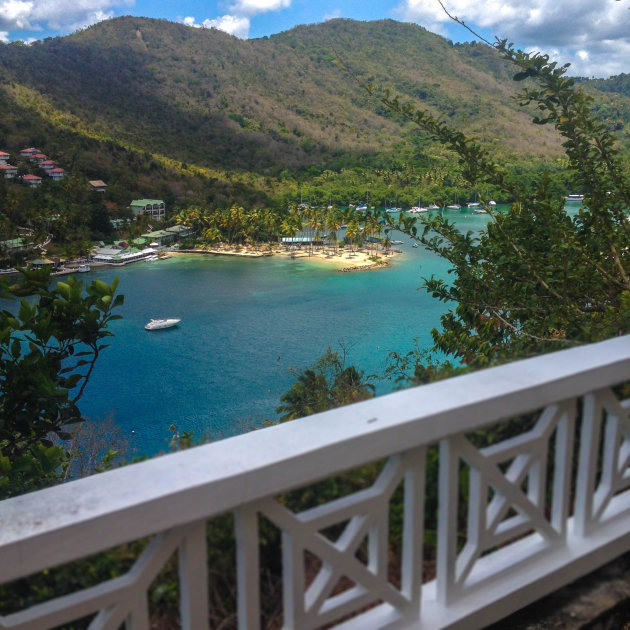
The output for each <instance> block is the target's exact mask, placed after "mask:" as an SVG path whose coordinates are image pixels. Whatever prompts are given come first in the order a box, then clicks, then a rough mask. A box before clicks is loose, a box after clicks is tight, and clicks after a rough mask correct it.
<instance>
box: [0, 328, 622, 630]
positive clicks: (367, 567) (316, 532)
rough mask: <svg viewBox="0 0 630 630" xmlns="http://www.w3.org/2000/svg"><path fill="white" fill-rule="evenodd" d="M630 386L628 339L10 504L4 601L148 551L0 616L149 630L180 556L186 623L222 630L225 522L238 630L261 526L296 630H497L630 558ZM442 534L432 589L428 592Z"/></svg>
mask: <svg viewBox="0 0 630 630" xmlns="http://www.w3.org/2000/svg"><path fill="white" fill-rule="evenodd" d="M627 382H630V337H620V338H617V339H613V340H609V341H605V342H601V343H598V344H592V345H590V346H582V347H578V348H574V349H571V350H564V351H562V352H557V353H554V354H550V355H546V356H542V357H537V358H533V359H528V360H525V361H519V362H515V363H512V364H509V365H505V366H501V367H497V368H491V369H487V370H484V371H480V372H476V373H474V374H469V375H466V376H461V377H457V378H453V379H449V380H447V381H442V382H439V383H434V384H431V385H427V386H423V387H419V388H414V389H410V390H405V391H402V392H398V393H394V394H390V395H387V396H382V397H379V398H377V399H373V400H370V401H365V402H362V403H358V404H356V405H352V406H349V407H345V408H342V409H337V410H334V411H330V412H326V413H323V414H318V415H316V416H311V417H309V418H304V419H301V420H298V421H295V422H293V423H289V424H286V425H280V426H276V427H271V428H268V429H264V430H262V431H255V432H253V433H250V434H247V435H242V436H238V437H236V438H231V439H229V440H224V441H222V442H217V443H213V444H209V445H205V446H200V447H197V448H194V449H190V450H188V451H184V452H180V453H175V454H172V455H167V456H163V457H160V458H156V459H153V460H150V461H147V462H143V463H140V464H135V465H133V466H129V467H125V468H122V469H118V470H115V471H111V472H107V473H102V474H100V475H96V476H94V477H91V478H87V479H83V480H79V481H74V482H71V483H68V484H65V485H63V486H58V487H55V488H50V489H47V490H43V491H40V492H36V493H32V494H29V495H24V496H22V497H16V498H13V499H9V500H7V501H4V502H2V503H0V583H6V582H9V581H12V580H15V579H18V578H21V577H24V576H29V575H31V574H34V573H37V572H40V571H44V570H47V569H49V568H51V567H54V566H58V565H62V564H67V563H70V562H72V561H75V560H77V559H79V558H83V557H85V556H89V555H90V554H95V553H97V552H100V551H104V550H107V549H110V548H112V547H115V546H117V545H122V544H125V543H128V542H131V541H137V540H140V539H143V538H147V537H148V538H150V541H149V542H148V544H147V545H146V546H145V547H144V549H143V551H142V552H141V553H140V554H139V556H138V558H137V559H136V560H135V563H134V564H133V566H132V568H131V569H130V570H129V571H127V572H126V573H125V574H123V575H121V576H118V577H115V578H113V579H110V580H107V581H104V582H103V583H101V584H98V585H96V586H93V587H90V588H87V589H83V590H80V591H78V592H75V593H70V594H67V595H63V596H60V597H56V598H53V599H51V600H50V601H46V602H43V603H40V604H37V605H35V606H32V607H31V608H28V609H26V610H22V611H18V612H9V613H6V612H5V614H4V616H0V629H3V630H4V629H9V628H11V629H13V630H16V629H20V630H38V629H40V628H41V629H48V628H55V627H58V626H62V625H63V624H69V623H71V622H72V621H73V620H76V619H80V618H85V617H90V616H91V617H92V619H91V622H90V626H89V627H90V629H91V630H96V629H98V630H107V629H110V630H117V629H118V628H120V627H121V626H124V627H126V629H127V630H145V629H148V628H149V605H148V595H147V593H148V591H149V589H150V586H151V584H152V583H153V582H154V580H155V578H156V576H157V575H158V573H159V571H160V570H161V569H162V567H163V566H164V565H165V563H166V562H167V561H169V559H170V558H171V557H172V556H173V555H174V554H176V556H177V566H178V575H179V586H180V593H179V608H180V618H181V625H182V627H183V628H185V629H188V630H201V629H203V628H208V627H209V626H208V624H209V622H208V569H209V567H208V566H207V562H206V545H207V539H206V523H207V521H208V519H211V518H213V517H215V516H217V515H220V514H223V513H226V512H232V513H233V514H234V523H235V539H236V558H235V563H236V574H237V584H236V585H235V586H236V588H237V592H238V596H237V599H238V602H237V609H238V610H237V618H238V627H239V628H240V629H241V630H260V628H261V597H260V574H261V566H260V565H261V562H262V559H261V558H262V556H261V553H260V543H259V536H260V533H259V528H260V523H261V520H262V519H264V520H265V521H266V522H267V523H269V524H270V526H271V527H275V528H276V529H277V530H279V531H280V532H281V559H280V560H281V564H282V589H283V597H282V620H283V627H284V628H286V629H287V630H289V629H293V630H311V629H313V630H314V629H317V628H321V627H331V625H334V624H336V625H334V627H336V628H343V629H345V630H352V629H361V630H365V629H367V628H370V629H372V628H374V629H376V628H388V629H398V628H399V629H406V628H408V629H412V628H415V629H418V630H421V629H425V628H431V629H434V628H435V629H439V628H458V627H459V628H467V629H470V628H475V627H478V628H479V627H483V626H484V625H487V624H489V623H491V622H493V621H496V620H498V619H500V618H502V617H504V616H506V615H508V614H510V613H511V612H514V611H515V610H517V609H519V608H520V607H522V606H524V605H526V604H528V603H530V602H532V601H534V600H536V599H537V598H539V597H541V596H543V595H546V594H548V593H550V592H552V591H553V590H555V589H557V588H559V587H560V586H561V585H563V584H566V583H568V582H570V581H572V580H574V579H576V578H577V577H579V576H581V575H583V574H585V573H587V572H589V571H591V570H594V569H596V568H597V567H598V566H601V565H602V564H604V563H605V562H607V561H609V560H611V559H613V558H615V557H616V556H618V555H620V554H621V553H623V552H625V551H628V550H629V549H630V527H629V523H630V399H628V400H625V399H623V396H622V394H623V391H624V388H623V387H622V385H623V384H624V383H627ZM515 418H518V421H515V420H514V419H515ZM508 429H509V430H508ZM481 431H484V432H483V433H480V432H481ZM492 436H497V437H496V438H494V439H492ZM429 453H430V454H431V457H429V456H428V455H429ZM374 462H381V464H379V465H380V466H381V467H380V469H379V472H378V474H376V475H375V480H374V481H373V483H371V484H368V485H365V487H362V488H360V489H358V490H356V491H352V492H349V493H347V494H344V495H340V496H337V497H335V498H333V499H332V500H330V501H328V502H325V503H323V504H318V505H315V506H313V507H308V508H304V509H301V510H295V509H291V506H290V505H289V503H288V502H287V501H286V493H287V492H289V491H292V490H295V489H296V488H305V487H308V486H309V484H314V483H315V482H319V481H321V480H326V479H330V478H331V477H334V476H336V475H339V474H340V473H343V472H344V471H347V470H351V469H356V468H357V467H361V466H364V465H367V464H370V463H374ZM436 462H437V464H436ZM436 465H438V466H439V473H437V472H436V473H435V474H437V478H435V474H433V472H435V467H436ZM431 467H433V468H431ZM431 471H433V472H431ZM429 473H431V474H429ZM436 486H437V487H436ZM436 493H437V496H438V506H437V514H434V513H429V512H428V511H427V509H428V508H427V506H428V505H429V502H428V501H429V495H431V496H435V494H436ZM395 497H397V498H396V499H395ZM394 504H396V505H397V506H398V507H399V508H400V509H401V510H402V516H401V517H400V521H401V523H400V524H399V527H400V531H401V535H400V548H401V549H400V560H399V562H398V563H397V567H398V574H397V575H396V576H395V577H392V571H391V566H390V565H391V556H392V548H391V544H390V532H391V529H392V520H393V519H392V509H393V508H392V506H393V505H394ZM431 509H433V510H435V509H436V508H435V507H433V508H431ZM397 518H398V517H397ZM433 521H436V523H437V526H436V531H435V533H434V534H433V532H425V531H424V527H425V523H426V522H433ZM331 528H332V529H334V535H332V534H331ZM429 534H431V535H429ZM433 535H434V536H435V538H436V540H437V553H436V557H435V578H434V579H432V580H431V581H429V582H424V583H423V561H424V560H426V559H423V551H424V550H425V549H429V548H430V545H428V544H427V543H428V542H430V539H431V537H432V536H433ZM306 557H309V558H310V561H309V562H308V563H306V564H307V565H308V567H306V566H305V558H306ZM307 568H308V570H307ZM210 569H212V567H210ZM2 613H3V611H0V614H2Z"/></svg>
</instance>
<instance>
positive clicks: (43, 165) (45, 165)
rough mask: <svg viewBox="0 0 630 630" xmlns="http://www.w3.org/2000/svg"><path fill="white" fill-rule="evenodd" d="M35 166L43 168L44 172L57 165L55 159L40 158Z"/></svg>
mask: <svg viewBox="0 0 630 630" xmlns="http://www.w3.org/2000/svg"><path fill="white" fill-rule="evenodd" d="M37 166H39V168H43V169H44V170H45V171H46V172H48V171H51V170H52V169H53V168H56V167H57V162H55V160H42V161H41V162H39V163H38V164H37Z"/></svg>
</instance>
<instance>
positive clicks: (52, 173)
mask: <svg viewBox="0 0 630 630" xmlns="http://www.w3.org/2000/svg"><path fill="white" fill-rule="evenodd" d="M48 175H49V177H50V178H51V179H54V180H55V181H56V180H59V179H63V178H64V177H65V175H66V171H64V170H63V169H62V168H60V167H57V168H51V169H50V170H49V171H48Z"/></svg>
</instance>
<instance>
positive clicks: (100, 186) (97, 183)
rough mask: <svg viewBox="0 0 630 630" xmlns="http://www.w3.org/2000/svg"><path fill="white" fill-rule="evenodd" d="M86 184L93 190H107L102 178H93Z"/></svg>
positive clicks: (102, 191) (100, 191)
mask: <svg viewBox="0 0 630 630" xmlns="http://www.w3.org/2000/svg"><path fill="white" fill-rule="evenodd" d="M88 184H90V188H91V189H92V190H93V191H94V192H99V193H104V192H105V191H106V190H107V184H106V183H105V182H104V181H103V180H102V179H93V180H92V181H90V182H88Z"/></svg>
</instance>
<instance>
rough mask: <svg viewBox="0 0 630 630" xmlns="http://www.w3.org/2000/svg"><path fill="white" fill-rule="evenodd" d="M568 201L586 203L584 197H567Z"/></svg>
mask: <svg viewBox="0 0 630 630" xmlns="http://www.w3.org/2000/svg"><path fill="white" fill-rule="evenodd" d="M565 200H566V201H579V202H582V201H584V195H567V196H566V197H565Z"/></svg>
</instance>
